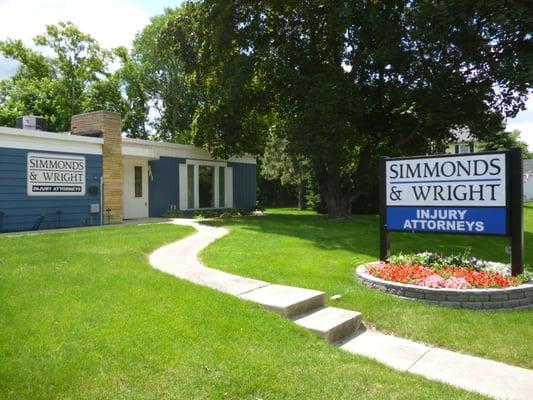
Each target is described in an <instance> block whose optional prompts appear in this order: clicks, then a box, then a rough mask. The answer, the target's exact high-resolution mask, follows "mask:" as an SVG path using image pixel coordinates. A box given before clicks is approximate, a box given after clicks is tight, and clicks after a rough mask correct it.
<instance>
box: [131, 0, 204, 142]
mask: <svg viewBox="0 0 533 400" xmlns="http://www.w3.org/2000/svg"><path fill="white" fill-rule="evenodd" d="M196 7H197V6H196V4H195V3H185V4H184V5H182V6H181V7H179V8H176V9H166V10H165V12H164V14H162V15H159V16H156V17H153V18H152V19H151V23H150V24H149V25H148V26H147V27H146V28H144V30H143V31H142V32H140V33H139V34H138V35H137V37H136V38H135V40H134V42H133V49H132V54H131V60H132V64H130V70H129V71H128V73H129V75H128V77H129V79H126V85H127V87H129V88H131V85H132V84H134V82H137V83H135V84H134V85H136V86H137V89H136V91H137V92H138V98H141V97H144V98H145V100H146V102H145V104H148V105H149V107H151V108H152V109H153V111H154V113H155V118H154V119H153V121H151V127H152V128H153V131H154V132H153V133H154V138H155V139H160V140H164V141H168V142H180V143H191V140H192V139H191V124H192V118H193V114H194V111H195V109H196V107H197V104H198V96H197V94H196V91H195V85H194V77H193V76H192V74H191V67H190V65H191V63H196V58H197V48H196V47H195V46H194V43H193V42H191V41H190V40H189V36H190V34H191V32H192V29H190V26H191V24H192V23H193V21H194V17H193V15H194V13H195V11H196ZM170 30H172V32H173V34H174V35H175V36H174V37H175V39H176V40H175V42H173V43H172V44H171V45H170V44H169V43H167V42H166V36H163V33H166V32H168V31H170ZM132 74H133V75H135V74H136V75H137V76H136V77H134V76H133V75H132ZM128 82H130V83H128ZM141 87H142V88H141ZM139 106H140V105H139Z"/></svg>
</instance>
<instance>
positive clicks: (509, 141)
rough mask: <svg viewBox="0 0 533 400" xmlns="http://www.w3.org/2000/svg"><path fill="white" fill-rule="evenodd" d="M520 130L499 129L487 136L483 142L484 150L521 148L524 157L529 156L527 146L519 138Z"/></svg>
mask: <svg viewBox="0 0 533 400" xmlns="http://www.w3.org/2000/svg"><path fill="white" fill-rule="evenodd" d="M520 133H521V132H520V131H519V130H516V129H515V130H514V131H511V132H505V131H504V130H501V131H499V132H497V133H496V134H494V135H491V136H488V137H487V138H486V139H485V140H484V142H483V145H484V149H483V150H486V151H499V150H511V149H513V148H517V147H518V148H521V149H522V154H523V157H524V158H530V157H531V155H530V152H529V147H528V145H527V143H526V142H524V141H522V140H520Z"/></svg>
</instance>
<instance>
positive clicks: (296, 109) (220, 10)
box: [166, 0, 533, 218]
mask: <svg viewBox="0 0 533 400" xmlns="http://www.w3.org/2000/svg"><path fill="white" fill-rule="evenodd" d="M528 14H529V10H528V7H527V5H526V3H524V2H521V1H509V2H505V3H502V2H500V1H495V0H494V1H487V2H464V1H461V0H451V1H448V2H434V1H414V2H413V1H407V0H404V1H383V2H368V1H366V0H359V1H355V2H354V1H343V0H336V1H318V0H303V1H289V2H279V1H275V0H265V1H262V2H256V1H250V0H247V1H246V0H239V1H237V0H225V1H218V0H205V1H204V2H203V3H201V4H199V5H198V12H197V13H196V15H195V16H196V18H198V20H199V22H197V23H196V24H194V25H193V28H195V30H194V32H195V35H197V37H199V38H200V40H199V41H198V42H199V43H200V48H199V51H198V54H199V57H200V63H199V65H200V67H199V68H197V69H196V74H197V79H198V81H199V82H201V90H202V96H201V100H202V101H201V102H200V103H199V104H198V106H197V108H196V110H195V114H194V121H193V140H194V142H195V143H196V144H198V145H201V146H206V147H207V148H209V149H210V150H211V151H212V152H213V153H214V154H216V155H220V156H227V155H230V154H239V153H245V152H249V153H255V154H260V153H261V150H262V148H263V146H264V143H265V141H266V138H267V133H268V130H269V124H268V122H269V121H270V120H271V117H272V115H276V116H279V117H280V118H281V119H282V120H284V121H286V124H287V129H285V130H284V134H285V137H284V138H285V139H286V140H287V149H288V151H289V152H291V153H292V154H295V155H298V156H303V157H305V158H306V159H308V160H309V161H310V164H311V167H312V169H313V172H314V175H315V176H316V178H317V180H318V184H319V188H320V192H321V194H322V195H323V197H324V199H325V200H326V203H327V207H328V214H329V217H330V218H346V217H349V216H350V215H351V206H352V203H353V202H354V201H356V200H358V199H359V198H360V197H361V196H362V195H364V194H365V192H366V191H367V189H366V187H368V186H369V185H368V180H369V179H371V178H370V177H371V176H372V173H373V171H374V169H375V166H376V165H377V157H378V156H379V155H380V154H383V155H402V154H413V153H419V152H420V151H422V150H423V149H427V148H429V146H430V145H435V144H439V143H442V142H446V141H448V140H450V139H452V134H451V133H450V130H451V128H453V127H457V126H468V127H469V129H470V131H471V132H472V133H473V134H474V135H476V136H477V137H479V138H480V139H482V138H483V136H484V135H486V134H487V133H490V132H495V131H496V130H498V129H499V127H500V125H501V121H502V115H504V116H507V117H509V116H513V115H515V114H516V113H517V112H518V111H519V110H521V109H523V108H524V103H525V99H526V96H527V91H528V89H529V88H530V87H531V82H532V81H533V79H532V70H531V54H532V44H531V31H532V30H531V19H529V18H528V17H527V16H528ZM205 27H209V29H208V30H207V29H206V28H205ZM172 33H173V31H172V30H170V32H167V33H166V35H167V37H168V36H172ZM178 39H179V38H178V37H177V36H176V41H178ZM168 42H171V41H168V40H167V43H168Z"/></svg>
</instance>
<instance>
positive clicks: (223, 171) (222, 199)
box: [218, 167, 226, 208]
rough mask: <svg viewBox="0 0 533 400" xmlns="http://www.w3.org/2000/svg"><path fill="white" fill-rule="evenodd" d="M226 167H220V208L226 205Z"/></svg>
mask: <svg viewBox="0 0 533 400" xmlns="http://www.w3.org/2000/svg"><path fill="white" fill-rule="evenodd" d="M225 175H226V168H224V167H218V203H219V207H220V208H224V207H226V193H225V190H226V180H225V179H226V176H225Z"/></svg>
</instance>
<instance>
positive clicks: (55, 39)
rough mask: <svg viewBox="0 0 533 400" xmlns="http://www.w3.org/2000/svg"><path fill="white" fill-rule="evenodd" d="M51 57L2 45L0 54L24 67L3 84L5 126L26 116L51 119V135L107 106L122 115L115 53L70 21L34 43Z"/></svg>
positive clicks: (15, 43)
mask: <svg viewBox="0 0 533 400" xmlns="http://www.w3.org/2000/svg"><path fill="white" fill-rule="evenodd" d="M34 43H35V44H36V45H38V46H42V47H46V48H47V49H48V51H50V52H51V55H47V54H44V53H42V52H39V51H36V50H32V49H30V48H28V47H26V46H25V45H24V44H23V43H22V41H20V40H10V39H8V40H5V41H0V54H2V55H4V56H5V57H7V58H11V59H14V60H17V61H18V62H19V63H20V67H19V68H18V70H17V72H16V74H15V75H14V76H13V77H12V78H10V79H8V80H3V81H1V82H0V100H1V102H0V122H1V123H2V124H4V125H14V123H15V118H16V117H17V116H21V115H24V114H33V115H41V116H43V117H46V118H47V119H48V122H49V128H50V129H51V130H57V131H66V130H68V129H70V117H71V115H73V114H78V113H80V112H82V111H93V110H95V109H99V108H102V107H105V108H106V109H108V110H111V111H119V112H122V111H123V110H122V106H123V103H122V97H121V93H120V89H119V85H118V82H116V81H115V80H113V79H109V78H111V74H110V72H109V64H110V62H111V61H112V59H113V55H112V53H111V52H109V51H107V50H104V49H102V48H101V47H100V45H99V44H98V43H97V42H96V41H95V40H94V39H93V38H92V37H91V36H90V35H88V34H85V33H83V32H81V31H80V30H79V29H78V28H77V27H76V26H75V25H73V24H72V23H70V22H60V23H59V24H57V25H48V26H47V27H46V32H45V33H44V34H42V35H38V36H36V37H35V38H34Z"/></svg>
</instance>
